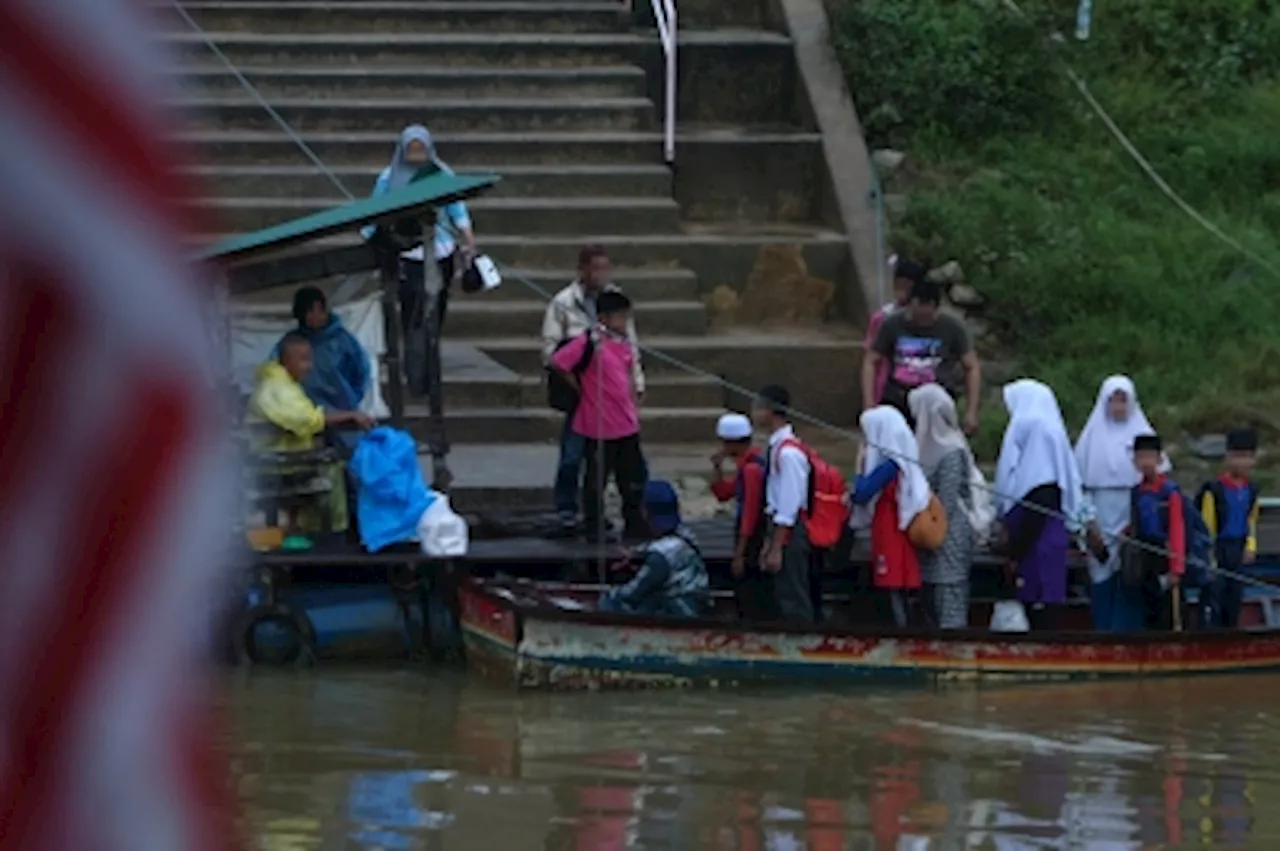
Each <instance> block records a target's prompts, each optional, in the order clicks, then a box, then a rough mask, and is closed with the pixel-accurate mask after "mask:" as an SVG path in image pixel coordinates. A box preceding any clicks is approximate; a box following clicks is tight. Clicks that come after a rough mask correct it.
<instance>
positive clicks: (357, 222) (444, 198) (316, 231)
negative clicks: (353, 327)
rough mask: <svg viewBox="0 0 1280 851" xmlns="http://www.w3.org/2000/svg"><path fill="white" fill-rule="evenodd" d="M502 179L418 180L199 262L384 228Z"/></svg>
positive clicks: (235, 241)
mask: <svg viewBox="0 0 1280 851" xmlns="http://www.w3.org/2000/svg"><path fill="white" fill-rule="evenodd" d="M499 180H501V178H500V177H499V176H498V175H496V174H443V173H439V172H437V173H435V174H432V175H430V176H422V177H420V178H415V179H414V180H413V182H411V183H409V184H408V185H407V186H404V187H401V188H400V189H393V190H392V191H390V192H388V193H386V194H385V195H379V196H378V197H376V198H362V199H360V200H358V201H352V202H351V203H349V204H343V205H342V206H341V207H334V208H333V209H330V210H322V211H321V212H319V213H312V214H311V215H309V216H303V217H302V218H300V219H294V220H293V221H289V222H284V223H283V224H278V225H273V226H272V227H269V228H264V229H263V230H260V231H255V232H254V233H246V234H241V235H239V236H232V237H228V238H227V239H223V240H219V241H218V242H216V243H214V244H213V245H208V246H205V247H204V248H202V249H201V250H200V251H199V252H197V254H196V257H197V259H199V260H218V261H221V262H224V263H232V264H237V263H242V262H245V261H247V260H253V259H254V258H256V257H259V256H260V255H262V254H266V253H269V252H275V251H279V250H281V249H283V248H288V247H290V246H293V245H297V244H298V243H303V242H310V241H312V240H316V239H320V238H322V237H325V236H329V235H330V234H334V233H339V232H341V231H348V230H353V229H355V228H359V227H363V226H364V225H367V224H380V223H382V222H385V221H394V220H396V219H401V218H404V217H405V216H410V215H413V214H414V213H417V212H420V211H422V210H426V209H429V208H431V207H438V206H440V205H441V204H447V203H449V202H451V201H457V200H460V199H462V198H470V197H471V196H473V195H477V194H479V193H480V192H482V191H483V190H485V189H487V188H489V187H490V186H493V185H494V184H495V183H497V182H498V181H499Z"/></svg>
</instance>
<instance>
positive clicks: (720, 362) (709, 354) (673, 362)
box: [446, 328, 862, 389]
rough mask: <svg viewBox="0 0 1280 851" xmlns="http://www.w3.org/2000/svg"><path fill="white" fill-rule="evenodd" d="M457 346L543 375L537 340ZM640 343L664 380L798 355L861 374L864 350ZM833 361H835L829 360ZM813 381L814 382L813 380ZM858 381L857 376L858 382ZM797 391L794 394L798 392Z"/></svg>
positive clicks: (838, 343) (728, 342) (727, 340)
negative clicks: (651, 352) (652, 353)
mask: <svg viewBox="0 0 1280 851" xmlns="http://www.w3.org/2000/svg"><path fill="white" fill-rule="evenodd" d="M446 333H447V334H448V337H449V340H450V342H451V343H452V344H455V345H468V346H474V347H475V348H477V349H478V350H480V351H481V352H483V353H484V354H485V355H486V356H488V357H490V358H492V359H493V360H495V361H497V362H498V363H499V364H500V365H501V366H503V367H506V368H507V369H509V370H512V371H513V372H516V373H518V374H520V375H537V374H538V373H540V372H541V370H542V343H541V340H540V338H539V337H538V336H537V335H529V336H526V337H512V338H509V339H505V340H504V339H489V338H472V339H465V340H464V339H461V338H459V337H458V336H457V335H455V334H453V333H452V332H450V331H448V329H446ZM640 343H641V345H642V346H643V347H645V348H646V349H651V350H656V351H659V352H662V353H663V354H664V355H665V356H666V357H665V358H658V357H649V356H647V355H645V356H644V369H645V373H646V374H648V373H650V372H652V373H654V374H664V375H695V376H696V375H697V374H698V373H697V372H693V371H690V370H688V369H686V368H685V367H682V366H681V365H680V364H687V365H688V366H689V367H692V368H693V369H694V370H700V371H703V372H707V373H710V374H711V375H726V374H728V373H729V372H730V371H731V370H732V369H733V368H734V367H737V366H742V365H743V362H745V361H747V360H752V361H757V362H760V363H767V362H769V361H770V360H771V359H784V358H787V357H789V356H791V355H794V354H796V353H801V354H804V355H805V356H806V357H814V356H815V355H816V356H818V357H819V358H821V360H819V361H818V362H820V363H823V364H825V365H826V366H829V367H830V368H831V369H841V370H843V368H844V366H845V365H846V364H848V365H849V367H850V371H851V372H852V373H856V371H857V368H858V366H859V365H860V363H861V359H862V355H861V352H862V345H861V343H860V342H859V341H857V340H843V339H834V338H831V337H827V336H821V335H819V334H818V333H805V332H797V333H794V334H779V333H770V332H755V333H753V332H744V333H742V334H731V335H724V336H721V335H715V336H712V335H707V336H701V337H674V336H668V335H667V334H665V333H663V331H662V329H658V328H655V329H653V331H652V332H646V331H645V330H644V329H640ZM827 358H830V360H827ZM811 377H812V376H811ZM855 377H856V376H855ZM793 389H794V388H793Z"/></svg>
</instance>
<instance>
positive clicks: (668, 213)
mask: <svg viewBox="0 0 1280 851" xmlns="http://www.w3.org/2000/svg"><path fill="white" fill-rule="evenodd" d="M344 203H346V200H345V199H343V198H203V199H199V200H198V201H196V202H195V204H196V206H198V207H201V208H203V209H205V210H208V211H209V213H210V215H211V216H212V217H214V220H215V221H216V222H217V224H219V225H221V227H222V228H223V229H224V232H225V233H241V232H245V231H254V230H259V229H261V228H265V227H270V226H271V225H275V224H279V223H281V222H285V221H288V220H289V219H294V218H297V217H299V216H306V215H309V214H311V213H315V212H318V211H320V210H327V209H329V208H331V207H336V206H340V205H341V204H344ZM468 207H469V208H470V210H471V217H472V219H473V221H474V222H475V227H476V233H477V234H478V235H480V236H481V237H482V238H484V239H488V238H489V235H498V234H512V235H514V234H520V235H522V236H523V235H526V234H530V235H531V234H547V235H552V234H564V235H573V234H579V233H589V232H590V231H591V229H592V228H596V227H600V226H602V225H607V227H608V228H609V229H610V230H611V231H612V232H615V233H635V234H652V233H655V232H668V233H674V232H677V231H678V230H679V227H680V206H679V205H678V204H676V202H675V201H674V200H672V199H671V198H490V197H484V196H482V197H480V198H477V199H475V200H473V201H470V202H468ZM574 256H575V258H576V256H577V251H576V250H575V251H574Z"/></svg>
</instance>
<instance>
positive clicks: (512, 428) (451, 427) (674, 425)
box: [405, 404, 724, 444]
mask: <svg viewBox="0 0 1280 851" xmlns="http://www.w3.org/2000/svg"><path fill="white" fill-rule="evenodd" d="M722 413H724V409H723V408H719V407H715V408H689V407H680V408H659V407H655V406H649V405H645V406H644V407H643V408H641V411H640V434H641V439H642V440H644V441H645V442H647V443H693V442H696V441H699V440H702V441H705V440H707V435H708V434H714V433H715V422H716V418H717V417H719V416H720V415H721V414H722ZM405 425H406V427H407V429H408V431H409V432H410V433H411V434H413V435H414V436H415V437H417V438H418V439H419V440H425V439H427V437H428V436H429V432H428V422H427V408H426V406H425V405H422V404H414V405H406V406H405ZM563 428H564V414H562V413H560V412H558V411H553V410H551V409H550V408H544V409H542V410H535V409H523V410H504V409H500V408H470V409H467V408H454V409H450V410H446V412H445V432H446V435H453V436H454V437H455V438H456V439H459V440H466V442H467V443H472V444H475V443H535V442H543V441H555V440H559V439H560V432H561V429H563Z"/></svg>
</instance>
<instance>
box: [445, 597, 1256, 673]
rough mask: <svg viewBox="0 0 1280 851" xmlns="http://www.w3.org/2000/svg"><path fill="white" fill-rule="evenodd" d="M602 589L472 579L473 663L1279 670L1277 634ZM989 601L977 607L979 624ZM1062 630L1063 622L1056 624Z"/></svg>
mask: <svg viewBox="0 0 1280 851" xmlns="http://www.w3.org/2000/svg"><path fill="white" fill-rule="evenodd" d="M600 590H601V586H598V585H597V586H569V585H563V584H551V583H533V582H528V581H507V580H479V579H469V580H464V581H463V583H462V585H461V587H460V588H459V592H458V594H459V621H460V624H461V628H462V635H463V641H464V645H465V647H466V652H467V662H468V665H473V666H475V667H477V668H479V669H481V670H483V671H485V672H487V673H489V674H490V675H494V676H497V677H500V678H502V679H505V680H507V681H510V682H513V683H514V684H515V685H516V686H518V687H519V688H528V689H594V688H602V687H635V686H673V685H710V686H735V685H741V684H749V683H754V682H770V681H771V682H790V683H815V682H823V683H852V682H858V681H865V680H869V679H882V680H899V681H901V680H916V681H925V682H929V681H944V682H946V681H963V682H1011V681H1033V680H1071V679H1096V678H1104V677H1128V678H1139V677H1163V676H1177V675H1190V674H1213V673H1240V672H1244V671H1263V670H1280V629H1240V630H1231V631H1227V630H1212V631H1210V630H1206V631H1188V632H1177V633H1174V632H1168V633H1139V634H1131V635H1112V634H1102V633H1096V632H1091V631H1088V630H1087V629H1085V628H1084V624H1083V623H1081V620H1082V619H1081V618H1080V617H1079V612H1078V611H1077V612H1074V613H1073V612H1071V611H1067V612H1065V613H1064V615H1065V617H1064V621H1063V623H1064V624H1065V625H1066V626H1068V627H1069V628H1067V629H1062V630H1054V631H1051V632H1050V631H1046V632H1035V633H1024V634H997V633H992V632H989V631H987V630H980V629H969V630H961V631H954V632H941V631H925V630H909V629H908V630H895V629H875V628H867V627H861V628H859V627H857V626H842V625H838V624H836V625H829V626H827V625H824V626H815V627H808V626H792V625H786V624H760V625H748V624H742V623H735V622H732V621H727V620H725V619H719V618H716V617H710V618H706V619H698V620H684V619H666V618H648V617H635V616H624V615H615V614H607V613H602V612H597V611H593V610H592V609H591V608H590V606H591V603H592V602H593V598H595V597H597V596H598V594H599V592H600ZM981 615H982V607H981V606H976V607H975V618H981ZM1055 625H1056V624H1055Z"/></svg>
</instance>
